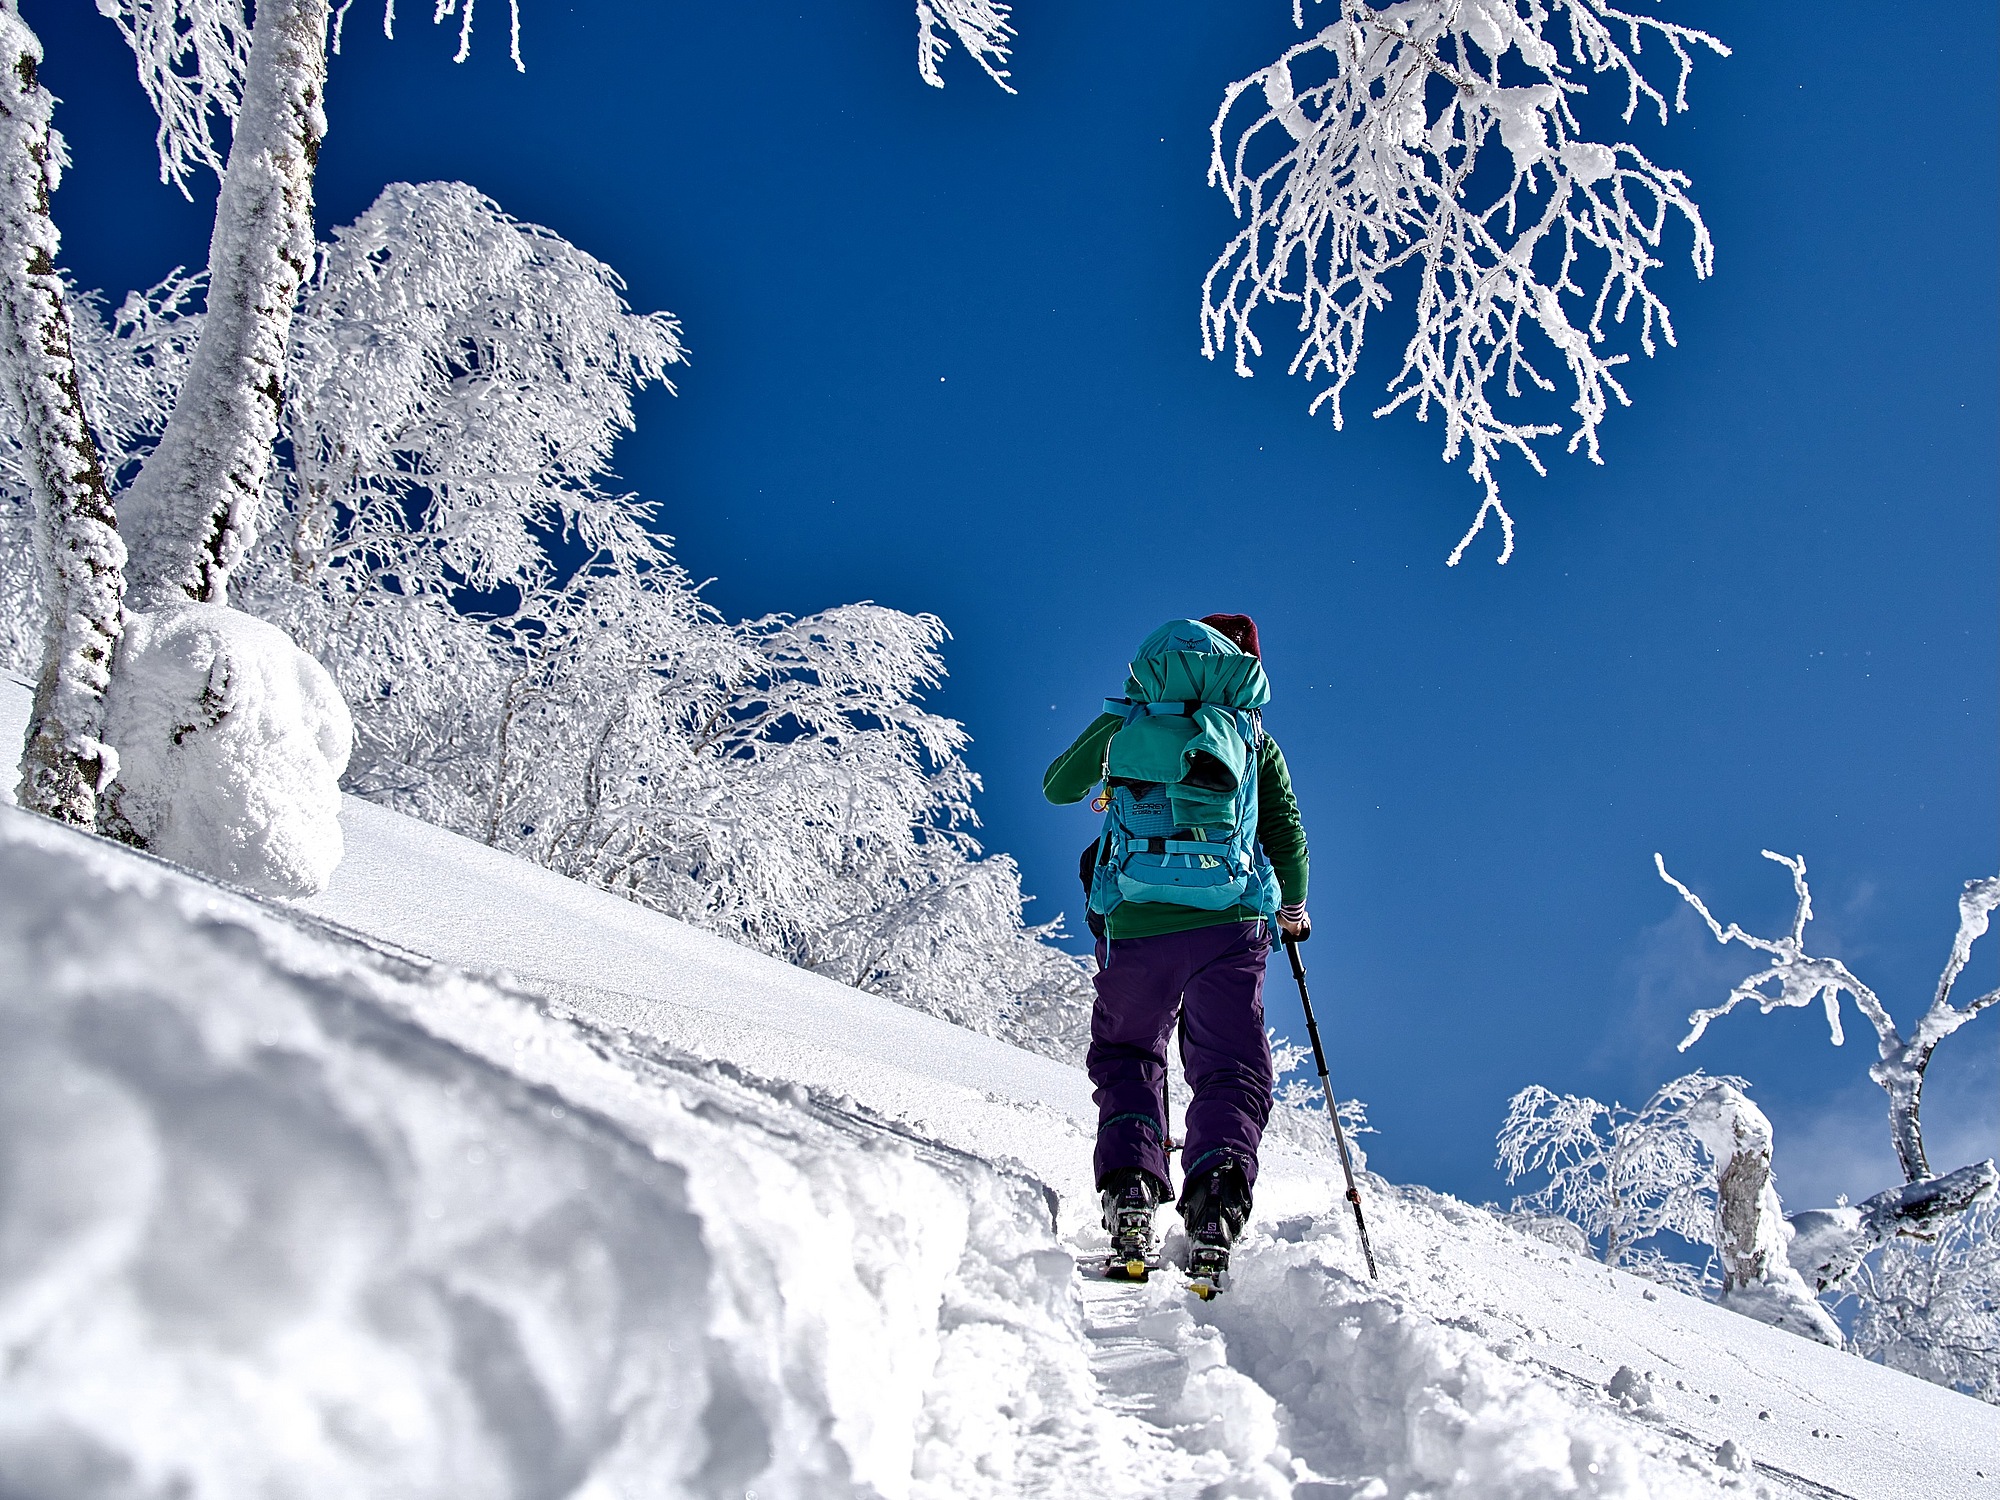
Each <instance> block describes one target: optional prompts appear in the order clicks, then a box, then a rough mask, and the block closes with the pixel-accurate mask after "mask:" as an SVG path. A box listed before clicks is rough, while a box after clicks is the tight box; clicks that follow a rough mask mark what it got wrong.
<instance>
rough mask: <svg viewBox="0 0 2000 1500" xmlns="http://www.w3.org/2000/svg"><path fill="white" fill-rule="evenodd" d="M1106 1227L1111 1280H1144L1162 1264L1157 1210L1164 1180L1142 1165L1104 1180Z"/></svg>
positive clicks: (1106, 1273)
mask: <svg viewBox="0 0 2000 1500" xmlns="http://www.w3.org/2000/svg"><path fill="white" fill-rule="evenodd" d="M1102 1197H1103V1201H1104V1227H1105V1228H1106V1229H1108V1230H1109V1231H1110V1232H1111V1253H1110V1254H1109V1255H1107V1256H1106V1257H1105V1258H1104V1276H1105V1279H1106V1280H1107V1281H1144V1280H1145V1279H1146V1276H1147V1274H1148V1273H1149V1272H1150V1271H1151V1270H1152V1269H1153V1267H1154V1266H1156V1265H1158V1264H1159V1262H1158V1261H1157V1260H1155V1259H1154V1258H1153V1210H1154V1209H1155V1208H1157V1207H1158V1206H1159V1202H1160V1183H1159V1179H1158V1178H1156V1177H1154V1176H1153V1174H1152V1173H1150V1172H1147V1171H1145V1170H1143V1169H1141V1168H1139V1167H1121V1168H1119V1169H1118V1170H1117V1171H1115V1172H1112V1173H1111V1174H1109V1175H1108V1176H1107V1177H1106V1178H1105V1179H1104V1191H1103V1194H1102Z"/></svg>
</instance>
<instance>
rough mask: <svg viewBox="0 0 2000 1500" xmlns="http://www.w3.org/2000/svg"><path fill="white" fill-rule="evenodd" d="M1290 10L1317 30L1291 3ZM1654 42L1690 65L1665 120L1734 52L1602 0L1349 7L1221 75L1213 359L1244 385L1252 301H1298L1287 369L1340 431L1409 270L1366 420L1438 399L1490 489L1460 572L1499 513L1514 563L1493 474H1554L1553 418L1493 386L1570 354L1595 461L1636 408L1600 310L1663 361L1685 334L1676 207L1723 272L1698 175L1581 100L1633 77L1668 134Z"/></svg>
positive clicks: (1585, 439) (1210, 287)
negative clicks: (1399, 336)
mask: <svg viewBox="0 0 2000 1500" xmlns="http://www.w3.org/2000/svg"><path fill="white" fill-rule="evenodd" d="M1293 20H1294V23H1295V24H1297V25H1298V26H1300V28H1301V29H1303V26H1304V14H1303V5H1302V3H1301V0H1294V6H1293ZM1620 31H1622V32H1623V33H1624V41H1623V43H1622V44H1621V42H1620V40H1619V36H1618V33H1619V32H1620ZM1647 38H1652V39H1655V40H1659V41H1663V42H1664V43H1665V44H1666V49H1667V51H1668V52H1669V53H1671V54H1672V56H1673V57H1674V59H1675V61H1676V64H1677V66H1678V70H1679V71H1678V77H1677V79H1676V82H1675V85H1674V89H1673V104H1672V108H1673V109H1674V110H1684V109H1686V108H1687V80H1688V75H1689V73H1690V71H1691V69H1692V67H1693V49H1694V48H1696V47H1706V48H1708V49H1709V50H1711V51H1713V52H1716V53H1718V54H1720V55H1723V56H1727V55H1728V49H1727V48H1726V47H1724V46H1723V45H1722V43H1721V42H1719V41H1717V40H1716V39H1715V38H1714V37H1712V36H1709V35H1708V34H1707V33H1705V32H1701V31H1696V30H1694V29H1692V28H1689V27H1685V26H1678V25H1675V24H1673V23H1671V22H1667V21H1662V20H1658V19H1656V18H1654V17H1651V16H1644V15H1639V14H1636V13H1633V12H1628V11H1625V10H1621V9H1618V8H1616V7H1614V6H1612V5H1609V4H1605V3H1603V0H1403V3H1400V4H1394V5H1388V6H1382V7H1373V6H1369V5H1366V4H1362V3H1360V0H1342V3H1341V18H1340V20H1338V21H1336V22H1335V23H1334V24H1332V25H1331V26H1328V27H1326V28H1325V29H1324V30H1322V31H1321V32H1320V33H1319V34H1318V35H1317V36H1314V37H1312V38H1311V39H1310V40H1307V41H1304V42H1301V43H1299V44H1298V45H1297V46H1294V47H1292V48H1290V49H1289V50H1287V51H1286V52H1285V54H1284V55H1283V56H1282V57H1280V58H1279V59H1278V60H1277V61H1276V62H1274V63H1272V64H1271V65H1270V66H1269V67H1267V68H1264V69H1262V70H1261V71H1259V72H1257V73H1253V74H1251V75H1250V76H1249V77H1248V78H1244V79H1240V80H1238V81H1237V82H1235V83H1233V84H1231V85H1230V86H1229V88H1228V89H1227V91H1226V92H1225V93H1224V95H1223V100H1222V105H1221V108H1220V109H1219V110H1218V111H1217V113H1216V116H1215V120H1214V123H1213V125H1212V126H1211V131H1210V133H1211V137H1212V142H1213V149H1212V154H1211V158H1210V164H1209V181H1210V183H1211V184H1213V185H1214V186H1215V187H1217V188H1220V189H1221V190H1222V192H1223V193H1224V194H1225V195H1226V196H1227V197H1228V199H1229V203H1230V207H1231V208H1232V209H1234V210H1235V212H1236V214H1237V217H1238V218H1239V219H1241V220H1242V221H1243V227H1242V229H1241V230H1240V231H1239V232H1238V233H1237V235H1236V236H1235V238H1234V239H1232V240H1231V241H1230V242H1229V244H1228V246H1227V247H1226V248H1225V249H1224V250H1223V252H1222V254H1221V255H1220V256H1219V257H1218V258H1217V260H1216V262H1215V264H1214V265H1213V266H1212V267H1210V269H1209V272H1208V275H1207V277H1206V278H1205V279H1204V280H1203V282H1202V309H1201V329H1202V352H1203V353H1204V354H1205V355H1206V356H1207V357H1208V358H1210V359H1213V358H1215V357H1216V356H1217V355H1218V354H1220V353H1222V352H1223V351H1224V350H1225V349H1227V350H1229V351H1230V352H1231V354H1232V355H1233V358H1234V362H1235V368H1236V373H1237V374H1239V375H1242V376H1245V377H1247V376H1249V375H1250V374H1251V373H1252V361H1253V359H1255V358H1257V357H1259V356H1261V355H1262V354H1263V352H1264V346H1263V342H1262V339H1261V338H1260V336H1259V335H1258V334H1257V332H1256V331H1255V328H1254V326H1253V325H1254V323H1255V322H1256V321H1257V319H1258V317H1259V315H1260V313H1261V312H1262V310H1263V309H1264V308H1265V307H1266V306H1267V305H1279V304H1283V305H1287V306H1290V307H1294V308H1296V309H1297V316H1296V320H1295V321H1296V331H1297V334H1298V339H1299V342H1298V347H1297V349H1296V350H1295V351H1294V353H1293V355H1292V358H1291V362H1290V364H1289V366H1288V370H1289V372H1290V373H1293V374H1297V375H1301V376H1303V377H1304V378H1305V379H1307V380H1308V381H1311V380H1314V379H1316V378H1321V377H1323V378H1325V379H1326V380H1327V381H1329V382H1330V383H1329V384H1327V385H1326V386H1325V387H1324V388H1323V389H1321V390H1320V392H1319V393H1318V395H1316V396H1315V397H1314V398H1313V401H1312V406H1311V409H1312V410H1313V411H1318V410H1320V409H1321V408H1322V407H1324V408H1326V409H1327V411H1328V412H1329V413H1330V415H1331V416H1332V418H1333V422H1334V426H1335V427H1336V428H1338V427H1340V426H1341V425H1342V423H1343V420H1344V418H1343V412H1342V406H1341V401H1342V396H1343V393H1344V392H1345V390H1346V387H1347V384H1348V382H1349V381H1350V380H1351V379H1352V378H1353V376H1354V373H1355V370H1356V369H1357V367H1358V365H1359V361H1360V357H1361V350H1362V346H1363V343H1364V340H1365V337H1366V334H1367V328H1368V320H1369V317H1370V315H1371V314H1373V313H1376V312H1378V311H1380V310H1382V309H1384V308H1386V307H1388V305H1389V304H1390V303H1391V301H1392V300H1393V299H1394V295H1395V292H1394V291H1393V290H1392V286H1393V284H1395V283H1398V282H1400V281H1402V280H1405V279H1410V280H1414V282H1415V301H1414V306H1413V309H1412V311H1413V314H1414V320H1415V327H1414V330H1413V332H1412V333H1411V335H1410V337H1409V340H1408V342H1407V343H1406V344H1405V346H1404V350H1403V361H1402V365H1401V368H1400V369H1399V370H1398V371H1397V372H1396V374H1395V376H1394V377H1393V378H1392V379H1391V380H1390V382H1389V384H1388V387H1387V393H1388V399H1387V400H1386V401H1385V402H1384V403H1383V404H1382V405H1381V406H1380V407H1378V408H1377V409H1376V411H1375V415H1376V416H1378V417H1381V416H1386V415H1388V414H1389V413H1390V412H1392V411H1395V410H1396V409H1397V408H1398V407H1401V406H1404V405H1406V404H1414V406H1415V408H1416V414H1417V418H1418V420H1420V421H1427V420H1429V417H1430V413H1431V410H1432V408H1433V407H1435V408H1436V409H1437V411H1438V413H1439V415H1440V416H1441V417H1442V418H1443V420H1444V424H1445V435H1444V447H1443V456H1444V459H1445V461H1446V462H1447V463H1451V462H1454V461H1456V460H1457V458H1458V457H1459V455H1460V453H1461V451H1463V452H1465V453H1466V454H1467V455H1468V462H1467V469H1468V472H1469V473H1470V474H1471V476H1472V478H1473V479H1475V480H1477V481H1478V482H1479V483H1480V485H1481V486H1482V487H1483V490H1484V498H1483V500H1482V502H1481V504H1480V508H1479V511H1478V514H1477V515H1476V516H1475V517H1474V518H1473V522H1472V525H1471V527H1470V528H1469V529H1468V530H1467V531H1466V533H1465V535H1464V536H1463V537H1461V538H1460V540H1459V542H1458V544H1457V546H1456V547H1454V548H1453V549H1452V552H1451V556H1450V559H1449V561H1450V562H1451V563H1452V564H1454V565H1455V564H1457V563H1458V561H1459V560H1460V559H1461V558H1462V557H1463V556H1464V555H1465V550H1466V548H1467V547H1468V546H1469V545H1470V544H1471V542H1472V539H1473V538H1474V537H1475V536H1477V535H1478V534H1479V533H1480V531H1481V530H1482V529H1483V528H1484V527H1485V525H1486V524H1487V522H1488V520H1489V519H1492V520H1495V521H1497V522H1498V523H1499V525H1500V528H1501V538H1502V540H1501V548H1500V553H1499V559H1498V560H1499V561H1500V562H1503V563H1504V562H1506V561H1507V559H1508V558H1509V557H1510V556H1511V555H1512V554H1513V547H1514V520H1513V517H1512V515H1511V514H1510V513H1509V512H1508V510H1507V509H1506V507H1505V506H1504V505H1503V504H1502V502H1501V498H1500V484H1499V479H1498V476H1497V474H1496V473H1495V469H1494V465H1495V463H1496V461H1497V460H1498V459H1499V458H1500V456H1501V455H1502V453H1503V452H1504V451H1506V450H1508V449H1512V450H1514V451H1515V452H1517V453H1519V454H1520V455H1521V457H1522V458H1524V459H1525V460H1526V461H1527V463H1528V464H1529V466H1530V467H1532V468H1533V469H1534V470H1535V472H1537V473H1538V474H1539V473H1544V472H1546V471H1545V470H1544V468H1543V465H1542V460H1541V458H1540V456H1539V454H1538V453H1537V451H1536V447H1535V444H1536V442H1537V440H1538V439H1540V438H1543V437H1547V436H1551V435H1554V434H1556V433H1558V432H1559V431H1560V430H1561V429H1560V427H1559V426H1557V425H1554V424H1550V423H1548V422H1545V421H1540V420H1537V419H1536V418H1535V417H1534V416H1533V415H1531V414H1527V413H1526V412H1515V411H1513V410H1512V409H1509V410H1503V409H1501V407H1500V406H1499V405H1498V404H1496V396H1503V397H1504V400H1506V401H1509V402H1518V401H1520V400H1521V399H1523V398H1524V397H1526V396H1527V394H1528V389H1529V388H1532V389H1533V390H1535V391H1538V392H1542V393H1554V392H1556V390H1557V383H1556V380H1555V379H1554V378H1553V376H1552V375H1551V374H1550V372H1549V371H1547V370H1545V369H1543V368H1542V367H1541V364H1542V362H1543V361H1545V360H1546V358H1547V357H1548V356H1549V355H1551V354H1552V355H1553V356H1554V357H1556V358H1558V359H1560V361H1561V362H1562V364H1563V365H1564V367H1565V370H1566V375H1567V384H1568V388H1569V390H1570V391H1571V393H1572V396H1573V399H1572V400H1571V402H1570V410H1571V411H1572V412H1573V413H1574V414H1575V416H1576V419H1577V420H1576V425H1575V427H1574V428H1573V429H1572V431H1571V434H1570V441H1569V451H1570V452H1572V453H1574V452H1576V451H1577V449H1578V448H1579V447H1581V448H1583V449H1584V450H1585V451H1586V452H1587V453H1588V455H1589V457H1590V460H1591V462H1593V463H1602V462H1603V457H1602V454H1601V452H1600V449H1599V443H1598V429H1599V426H1600V425H1601V423H1602V422H1603V419H1604V416H1605V414H1606V412H1607V410H1608V409H1609V404H1610V402H1612V401H1614V400H1615V401H1616V402H1618V403H1619V404H1620V405H1629V404H1630V401H1629V398H1628V397H1627V395H1626V392H1625V389H1624V387H1623V385H1622V384H1620V382H1619V380H1618V378H1617V376H1616V374H1615V371H1616V368H1617V367H1618V366H1619V365H1621V364H1623V363H1625V362H1626V360H1627V359H1629V357H1630V356H1629V354H1627V353H1622V352H1612V351H1611V350H1610V348H1609V347H1608V346H1609V341H1610V338H1611V330H1610V329H1609V328H1608V327H1607V318H1608V320H1609V322H1611V323H1615V324H1619V325H1627V320H1628V317H1629V318H1631V319H1633V320H1634V321H1636V323H1637V343H1638V346H1639V348H1640V349H1641V350H1642V351H1643V352H1644V353H1646V354H1647V355H1649V356H1650V355H1652V354H1653V353H1654V352H1655V350H1656V343H1655V333H1656V332H1657V334H1658V337H1659V338H1660V339H1663V340H1665V341H1666V342H1667V343H1668V344H1672V343H1673V342H1674V331H1673V321H1672V318H1671V316H1670V315H1669V313H1668V310H1667V306H1666V304H1665V303H1664V302H1663V301H1662V300H1661V299H1660V297H1659V295H1658V294H1657V293H1656V292H1655V291H1654V289H1653V287H1652V285H1651V283H1650V282H1649V280H1648V277H1649V276H1650V275H1651V274H1652V273H1653V272H1654V271H1656V270H1659V269H1660V268H1661V266H1662V265H1663V262H1662V260H1661V259H1660V252H1661V249H1662V246H1663V243H1664V238H1665V234H1666V230H1667V227H1668V224H1669V222H1670V221H1671V220H1672V219H1674V218H1679V219H1682V220H1684V221H1685V222H1686V223H1687V225H1688V227H1689V229H1690V230H1691V231H1692V236H1693V244H1692V247H1691V250H1690V257H1691V261H1692V264H1693V267H1694V270H1695V274H1696V275H1697V276H1703V277H1705V276H1707V275H1708V274H1709V272H1710V271H1711V270H1712V269H1713V267H1714V256H1715V250H1714V245H1713V243H1712V242H1711V240H1710V238H1709V234H1708V228H1707V225H1706V224H1705V223H1704V222H1703V221H1702V217H1701V212H1700V210H1699V209H1698V208H1697V207H1696V206H1695V203H1694V201H1693V200H1692V199H1691V198H1690V197H1689V196H1688V188H1689V186H1690V184H1689V181H1688V178H1687V177H1686V176H1685V175H1683V174H1682V173H1680V172H1677V171H1674V170H1672V169H1671V168H1667V167H1661V166H1657V165H1655V164H1654V163H1653V162H1652V161H1651V160H1649V159H1648V158H1647V156H1646V155H1645V154H1644V153H1643V152H1641V151H1640V150H1639V149H1638V147H1636V146H1634V145H1632V144H1631V143H1630V142H1624V141H1621V142H1617V143H1615V144H1603V143H1600V142H1596V141H1592V140H1589V139H1586V138H1585V136H1584V132H1583V127H1582V124H1581V123H1580V122H1579V120H1578V118H1577V116H1576V114H1575V112H1574V109H1573V107H1572V106H1573V103H1574V101H1576V100H1578V99H1580V98H1581V97H1582V96H1583V95H1584V94H1585V93H1586V92H1587V91H1588V84H1587V83H1586V82H1585V81H1584V78H1585V75H1589V74H1608V75H1610V76H1611V77H1613V78H1614V79H1616V80H1619V81H1622V82H1623V83H1624V85H1625V89H1626V103H1625V110H1624V118H1625V120H1626V121H1627V122H1629V121H1630V120H1631V119H1632V118H1633V115H1634V114H1635V113H1636V111H1637V109H1638V107H1639V105H1640V104H1641V102H1644V103H1646V104H1647V105H1649V106H1651V107H1652V109H1653V111H1654V112H1655V113H1656V114H1657V116H1658V118H1659V120H1660V122H1661V123H1662V124H1664V123H1666V120H1667V116H1668V112H1669V106H1668V102H1667V97H1666V95H1665V93H1663V92H1662V91H1661V89H1660V88H1659V87H1658V86H1657V85H1655V84H1654V83H1653V82H1652V81H1651V80H1649V79H1648V77H1647V76H1646V74H1645V73H1644V72H1643V71H1642V70H1641V68H1640V65H1639V61H1638V59H1639V56H1640V53H1641V47H1642V43H1643V41H1644V40H1645V39H1647ZM1510 54H1511V57H1510ZM1495 145H1497V146H1499V147H1502V148H1504V150H1505V152H1506V155H1507V157H1508V158H1509V161H1508V163H1507V165H1506V167H1504V168H1503V166H1502V165H1501V163H1500V161H1499V160H1498V154H1497V153H1496V152H1495V151H1493V150H1490V149H1489V148H1490V147H1493V146H1495ZM1496 386H1497V388H1498V389H1497V391H1496V389H1495V387H1496Z"/></svg>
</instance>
